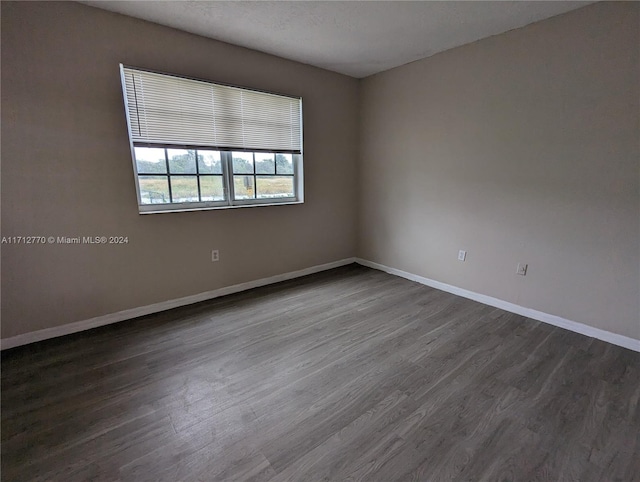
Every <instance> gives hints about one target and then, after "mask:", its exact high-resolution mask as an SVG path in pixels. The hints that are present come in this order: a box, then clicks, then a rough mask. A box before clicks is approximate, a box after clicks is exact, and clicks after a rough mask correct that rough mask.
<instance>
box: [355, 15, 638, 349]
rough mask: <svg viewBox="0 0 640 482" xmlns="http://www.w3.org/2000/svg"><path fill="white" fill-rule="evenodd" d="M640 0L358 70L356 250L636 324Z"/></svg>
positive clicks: (456, 281)
mask: <svg viewBox="0 0 640 482" xmlns="http://www.w3.org/2000/svg"><path fill="white" fill-rule="evenodd" d="M639 11H640V5H638V4H637V3H598V4H594V5H591V6H588V7H585V8H582V9H579V10H576V11H573V12H570V13H567V14H564V15H561V16H558V17H554V18H551V19H549V20H546V21H543V22H539V23H536V24H533V25H530V26H527V27H525V28H522V29H518V30H513V31H510V32H507V33H505V34H502V35H498V36H495V37H491V38H488V39H485V40H481V41H479V42H476V43H473V44H469V45H466V46H463V47H460V48H456V49H453V50H450V51H447V52H444V53H441V54H438V55H435V56H433V57H431V58H428V59H425V60H421V61H418V62H414V63H412V64H409V65H405V66H402V67H399V68H396V69H393V70H391V71H387V72H384V73H381V74H378V75H375V76H372V77H369V78H367V79H365V80H364V81H363V83H362V85H361V99H360V102H361V106H362V110H361V116H360V119H361V127H360V128H361V136H360V165H359V179H360V189H361V195H360V205H359V219H360V229H359V232H360V237H359V247H358V254H359V256H361V257H363V258H366V259H369V260H372V261H375V262H378V263H382V264H384V265H387V266H390V267H394V268H397V269H402V270H405V271H409V272H411V273H414V274H417V275H421V276H424V277H428V278H431V279H434V280H437V281H440V282H444V283H448V284H451V285H454V286H458V287H462V288H465V289H468V290H472V291H475V292H478V293H482V294H486V295H490V296H493V297H496V298H499V299H502V300H506V301H510V302H512V303H516V304H518V305H521V306H524V307H527V308H533V309H536V310H540V311H543V312H546V313H549V314H553V315H556V316H561V317H564V318H568V319H570V320H573V321H578V322H581V323H585V324H588V325H591V326H594V327H597V328H601V329H604V330H608V331H611V332H614V333H618V334H622V335H626V336H630V337H633V338H640V314H639V313H640V309H639V301H638V300H639V297H640V293H639V291H640V288H639V287H640V281H639V276H638V273H639V268H640V260H639V252H640V248H639V244H640V241H639V218H640V205H639V195H638V188H639V181H640V177H639V174H640V173H639V158H640V152H639V145H638V142H639V132H640V130H639V129H640V126H639V112H640V109H639V104H638V100H639V94H640V92H639V90H638V89H639V85H640V79H639V69H640V67H639V63H638V48H639V47H638V46H639V45H640V43H639V41H640V39H639V38H638V25H639V18H638V17H639ZM459 249H465V250H467V252H468V254H467V261H466V262H464V263H461V262H459V261H457V253H458V250H459ZM518 262H524V263H528V264H529V272H528V273H527V276H526V277H521V276H517V275H516V274H515V269H516V264H517V263H518Z"/></svg>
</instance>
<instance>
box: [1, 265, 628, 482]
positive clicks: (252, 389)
mask: <svg viewBox="0 0 640 482" xmlns="http://www.w3.org/2000/svg"><path fill="white" fill-rule="evenodd" d="M1 388H2V395H1V396H2V399H1V402H2V406H1V416H2V433H1V442H2V464H1V468H2V473H1V474H2V475H1V477H2V480H4V481H44V480H47V481H65V482H67V481H85V480H104V481H116V480H122V481H147V480H148V481H172V482H174V481H196V480H201V481H218V480H221V481H249V480H251V481H272V482H276V481H344V480H363V481H380V482H391V481H396V480H398V481H447V480H456V481H485V480H486V481H554V482H557V481H580V482H588V481H608V482H614V481H625V482H627V481H640V354H638V353H634V352H632V351H630V350H626V349H624V348H620V347H617V346H614V345H610V344H607V343H605V342H601V341H598V340H594V339H591V338H587V337H584V336H581V335H577V334H574V333H571V332H568V331H565V330H562V329H559V328H555V327H552V326H549V325H546V324H543V323H540V322H536V321H534V320H530V319H525V318H523V317H522V316H518V315H514V314H511V313H507V312H505V311H502V310H499V309H495V308H491V307H488V306H486V305H482V304H480V303H476V302H474V301H470V300H466V299H463V298H459V297H456V296H454V295H451V294H448V293H444V292H441V291H438V290H434V289H431V288H428V287H425V286H422V285H419V284H417V283H413V282H411V281H407V280H405V279H401V278H397V277H394V276H390V275H388V274H385V273H381V272H379V271H374V270H370V269H367V268H364V267H361V266H357V265H351V266H347V267H344V268H339V269H335V270H331V271H327V272H324V273H319V274H316V275H312V276H308V277H305V278H300V279H297V280H292V281H288V282H284V283H280V284H278V285H272V286H268V287H264V288H259V289H255V290H252V291H249V292H244V293H240V294H236V295H231V296H227V297H224V298H219V299H217V300H212V301H209V302H204V303H199V304H197V305H191V306H188V307H183V308H179V309H175V310H171V311H167V312H164V313H160V314H156V315H150V316H146V317H142V318H138V319H135V320H131V321H127V322H123V323H119V324H116V325H111V326H107V327H103V328H98V329H95V330H91V331H87V332H83V333H78V334H75V335H70V336H66V337H63V338H58V339H55V340H49V341H46V342H41V343H37V344H33V345H29V346H25V347H21V348H16V349H13V350H9V351H6V352H3V353H2V385H1Z"/></svg>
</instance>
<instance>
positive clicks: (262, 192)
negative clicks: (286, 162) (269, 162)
mask: <svg viewBox="0 0 640 482" xmlns="http://www.w3.org/2000/svg"><path fill="white" fill-rule="evenodd" d="M256 182H257V186H256V188H257V189H256V191H257V193H258V198H276V197H293V176H258V177H257V178H256Z"/></svg>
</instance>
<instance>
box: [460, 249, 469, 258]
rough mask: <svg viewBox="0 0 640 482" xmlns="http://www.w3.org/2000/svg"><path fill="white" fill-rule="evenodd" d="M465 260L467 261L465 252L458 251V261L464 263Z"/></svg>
mask: <svg viewBox="0 0 640 482" xmlns="http://www.w3.org/2000/svg"><path fill="white" fill-rule="evenodd" d="M465 259H467V252H466V251H464V250H462V249H461V250H460V251H458V261H464V260H465Z"/></svg>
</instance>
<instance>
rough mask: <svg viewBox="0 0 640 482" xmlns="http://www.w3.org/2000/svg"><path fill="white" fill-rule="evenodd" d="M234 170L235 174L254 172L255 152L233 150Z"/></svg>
mask: <svg viewBox="0 0 640 482" xmlns="http://www.w3.org/2000/svg"><path fill="white" fill-rule="evenodd" d="M231 154H232V156H233V172H234V173H235V174H253V153H251V152H232V153H231Z"/></svg>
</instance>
